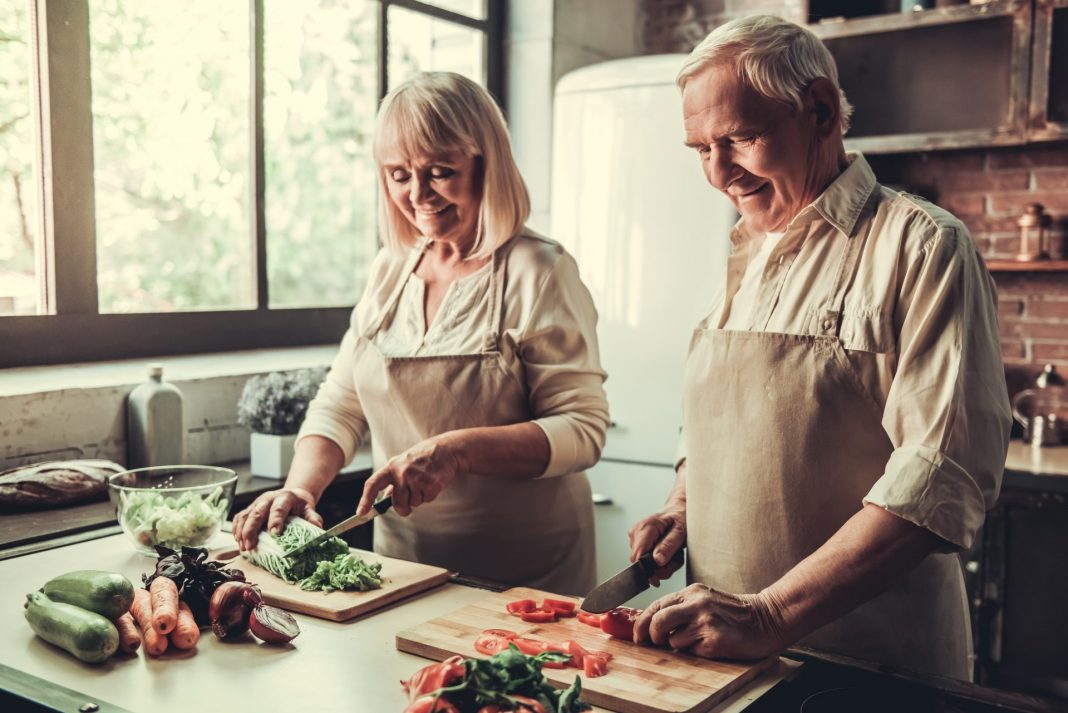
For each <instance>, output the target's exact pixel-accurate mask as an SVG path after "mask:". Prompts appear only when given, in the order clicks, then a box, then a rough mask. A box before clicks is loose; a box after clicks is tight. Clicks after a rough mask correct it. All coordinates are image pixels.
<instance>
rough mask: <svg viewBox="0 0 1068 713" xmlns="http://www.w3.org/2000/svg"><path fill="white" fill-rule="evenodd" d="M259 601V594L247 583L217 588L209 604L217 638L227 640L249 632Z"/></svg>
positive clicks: (230, 583) (225, 584) (212, 625)
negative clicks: (250, 619)
mask: <svg viewBox="0 0 1068 713" xmlns="http://www.w3.org/2000/svg"><path fill="white" fill-rule="evenodd" d="M259 600H260V594H259V592H258V591H257V590H256V589H255V588H254V587H253V586H252V585H251V584H249V583H247V582H223V583H222V584H220V585H219V586H218V587H216V588H215V591H214V592H213V593H212V595H211V602H210V603H209V604H208V618H210V619H211V630H212V631H214V632H215V636H217V637H219V638H220V639H226V638H230V637H237V636H241V635H242V634H244V633H245V632H246V631H248V622H249V617H250V616H251V615H252V608H253V606H255V604H256V603H258V602H259Z"/></svg>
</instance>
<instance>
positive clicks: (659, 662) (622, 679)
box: [397, 587, 777, 713]
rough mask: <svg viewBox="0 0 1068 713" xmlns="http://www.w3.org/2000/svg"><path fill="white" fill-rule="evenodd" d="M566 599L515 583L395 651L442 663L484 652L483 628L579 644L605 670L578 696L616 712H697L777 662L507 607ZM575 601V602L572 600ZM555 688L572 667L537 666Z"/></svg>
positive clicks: (403, 640) (403, 637) (406, 639)
mask: <svg viewBox="0 0 1068 713" xmlns="http://www.w3.org/2000/svg"><path fill="white" fill-rule="evenodd" d="M547 596H549V597H553V598H554V599H569V598H568V597H560V596H557V595H555V594H549V593H548V592H541V591H538V590H536V589H527V588H526V587H517V588H514V589H509V590H508V591H506V592H501V593H500V594H493V595H488V596H487V597H486V598H485V599H484V600H482V601H480V602H477V603H475V604H469V605H468V606H466V607H464V608H462V609H458V610H457V611H454V612H452V613H451V614H448V615H446V616H443V617H439V618H437V619H432V620H430V621H428V622H426V623H424V624H420V625H418V626H416V627H413V628H411V629H407V630H405V631H402V632H400V633H399V634H397V648H398V649H400V650H401V651H405V652H408V653H411V654H416V655H418V656H425V657H426V658H430V659H434V660H436V661H442V660H444V659H446V658H448V657H449V656H453V655H455V654H459V655H461V656H465V657H475V656H478V657H482V656H483V655H482V654H480V653H478V652H477V651H475V648H474V643H475V639H477V638H478V636H479V634H481V633H482V631H483V630H484V629H510V630H512V631H514V632H516V633H518V634H519V635H520V636H527V637H530V638H533V639H540V640H543V641H557V642H562V641H567V640H573V641H577V642H578V643H579V644H581V645H582V647H583V648H585V649H594V650H599V651H608V652H610V653H611V654H612V656H613V658H612V660H611V661H609V662H608V673H607V674H606V675H604V676H599V677H597V678H586V676H584V675H583V676H582V699H583V700H585V701H588V702H590V703H591V704H593V705H595V706H600V707H603V708H607V709H609V710H613V711H620V713H664V712H666V711H687V712H689V711H692V712H693V713H700V712H702V711H707V710H709V709H711V708H712V707H713V706H715V705H717V704H719V703H721V702H722V701H723V700H724V699H725V698H727V697H728V696H730V695H731V694H733V693H734V692H736V691H737V690H738V689H739V688H741V687H742V686H744V685H745V684H746V683H747V682H748V681H749V680H750V679H752V678H754V677H755V676H756V675H757V674H759V673H760V672H761V671H763V670H764V669H766V668H767V667H769V666H771V665H772V664H773V663H775V661H776V659H777V657H776V656H771V657H769V658H768V659H766V660H764V661H756V662H729V661H709V660H708V659H702V658H697V657H696V656H689V655H686V654H681V653H676V652H673V651H668V650H665V649H659V648H653V647H646V646H639V645H637V644H634V643H632V642H630V641H623V640H621V639H613V638H610V637H609V636H608V635H607V634H605V633H603V632H602V631H601V630H600V629H595V628H593V627H591V626H589V625H587V624H583V623H581V622H579V621H578V619H576V618H575V617H569V618H566V619H561V620H559V621H555V622H552V623H548V624H530V623H527V622H525V621H523V620H522V619H520V618H519V617H515V616H512V615H510V614H508V612H506V611H505V608H504V607H505V604H507V603H508V602H511V601H515V600H516V599H534V600H536V601H538V602H539V603H540V602H541V600H542V599H544V598H545V597H547ZM571 601H574V602H575V603H576V605H577V604H579V600H575V599H571ZM542 670H543V672H544V673H545V677H546V678H548V679H549V680H550V681H552V683H553V685H556V686H560V687H561V688H563V687H566V686H569V685H571V682H572V681H574V680H575V674H576V673H578V671H577V669H574V668H566V669H549V668H546V669H542Z"/></svg>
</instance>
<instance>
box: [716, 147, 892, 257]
mask: <svg viewBox="0 0 1068 713" xmlns="http://www.w3.org/2000/svg"><path fill="white" fill-rule="evenodd" d="M846 160H847V161H848V162H849V166H847V167H846V169H845V170H844V171H842V173H840V174H839V175H838V178H836V179H834V181H832V182H831V185H829V186H827V188H826V189H825V190H824V191H823V193H821V194H820V196H819V197H818V198H817V199H816V200H814V201H813V202H812V203H811V204H809V205H808V206H806V207H805V208H804V209H803V210H802V211H801V212H800V213H798V214H797V215H796V216H794V219H793V220H791V221H790V223H789V225H787V226H786V229H787V230H789V229H790V228H793V227H795V226H799V225H804V224H806V223H809V222H811V221H812V220H815V219H817V218H823V219H824V220H825V221H827V222H828V223H830V224H831V225H832V226H834V227H835V228H836V229H837V230H838V231H839V232H841V233H842V234H843V235H845V236H846V237H852V236H853V233H854V232H855V230H856V227H857V221H858V220H859V219H860V214H861V212H862V211H863V210H864V206H865V205H866V204H867V202H868V198H869V197H870V196H871V194H872V191H874V190H875V186H876V185H877V183H876V181H875V173H873V172H872V170H871V166H870V165H868V161H867V159H865V158H864V156H863V155H862V154H861V153H859V152H855V151H854V152H849V153H847V154H846ZM760 234H761V233H755V232H753V231H752V230H750V229H749V227H748V226H747V225H746V224H745V218H742V219H741V220H739V221H738V222H737V223H735V225H734V229H733V230H732V231H731V244H732V245H733V246H734V247H738V246H739V245H742V244H744V243H748V242H749V241H751V240H752V239H753V238H755V237H757V236H758V235H760Z"/></svg>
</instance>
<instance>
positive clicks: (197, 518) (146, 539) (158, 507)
mask: <svg viewBox="0 0 1068 713" xmlns="http://www.w3.org/2000/svg"><path fill="white" fill-rule="evenodd" d="M119 499H120V508H119V512H120V517H121V518H122V524H123V526H124V527H125V528H126V529H127V530H128V531H129V532H130V533H131V534H132V535H133V536H134V538H136V539H137V541H138V542H140V543H141V544H143V545H145V546H147V547H155V546H156V545H162V546H164V547H167V548H170V549H178V548H180V547H183V546H197V545H203V544H205V543H206V542H208V540H210V539H211V538H212V537H213V536H214V535H215V533H217V532H218V531H219V529H220V528H221V527H222V523H223V520H224V519H225V518H226V513H227V512H228V511H229V509H230V500H229V498H225V497H223V489H222V487H221V486H220V487H218V488H215V489H214V490H212V491H211V493H210V494H208V495H207V496H204V497H201V496H200V495H198V494H196V493H192V492H186V493H182V494H181V495H180V496H179V497H176V498H175V497H166V496H164V495H162V494H161V493H159V492H157V491H154V490H137V491H122V492H120V493H119Z"/></svg>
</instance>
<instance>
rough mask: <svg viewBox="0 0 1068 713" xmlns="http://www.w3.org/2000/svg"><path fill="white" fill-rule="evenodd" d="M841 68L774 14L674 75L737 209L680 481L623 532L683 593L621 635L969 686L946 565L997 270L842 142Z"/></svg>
mask: <svg viewBox="0 0 1068 713" xmlns="http://www.w3.org/2000/svg"><path fill="white" fill-rule="evenodd" d="M837 82H838V76H837V70H836V68H835V65H834V60H833V58H832V57H831V55H830V53H829V52H828V51H827V49H826V48H825V47H824V46H823V44H822V43H821V42H820V41H819V39H817V38H816V37H815V36H814V35H813V34H812V33H811V32H809V31H808V30H806V29H804V28H802V27H799V26H797V25H794V24H792V23H790V22H787V21H784V20H781V19H778V18H774V17H750V18H745V19H741V20H736V21H734V22H731V23H728V24H726V25H724V26H722V27H720V28H718V29H716V30H715V31H714V32H713V33H712V34H711V35H709V36H708V38H706V39H705V40H704V41H703V42H702V43H701V44H700V45H699V46H698V47H697V48H696V49H695V50H694V51H693V53H692V54H691V55H690V58H689V60H688V62H687V63H686V65H685V66H684V67H683V69H682V71H681V72H680V73H679V77H678V85H679V87H680V88H681V90H682V96H683V119H684V123H685V129H686V142H687V145H689V146H692V147H693V148H694V149H695V150H696V151H697V153H698V155H699V156H700V160H701V163H702V165H703V167H704V170H705V176H706V177H707V178H708V182H709V183H711V184H712V186H713V187H715V188H716V189H718V190H720V191H722V192H723V193H726V194H727V196H728V197H729V198H730V200H731V201H732V203H733V204H734V205H735V207H736V208H737V210H738V212H739V214H740V215H741V220H740V221H739V222H738V224H737V226H736V227H735V229H734V230H733V232H732V234H731V244H732V247H733V251H732V255H731V257H730V260H729V263H728V267H727V279H726V290H725V294H724V296H723V298H722V299H721V300H720V301H719V302H718V306H717V307H716V308H715V309H714V310H713V312H712V313H711V314H709V315H708V317H706V318H705V320H704V321H702V323H701V324H700V325H699V326H698V328H697V330H696V332H695V334H694V337H693V340H692V342H691V346H690V354H689V358H688V362H687V367H686V387H685V396H684V417H683V419H684V425H683V436H682V442H681V446H680V458H679V461H678V465H677V470H678V476H677V480H676V484H675V486H674V489H673V490H672V493H671V495H670V497H669V499H668V501H667V503H666V504H665V505H664V507H663V509H662V510H661V511H660V512H658V513H656V514H654V515H652V516H650V517H648V518H646V519H644V520H642V521H641V522H639V523H637V524H636V525H635V526H634V527H633V528H632V529H631V531H630V541H631V551H632V557H633V558H634V559H637V557H638V555H640V554H642V553H643V552H647V551H649V550H653V552H654V557H655V559H656V561H657V563H658V564H659V565H661V570H660V572H659V574H660V575H661V576H663V575H666V574H667V573H668V572H670V567H669V566H667V565H668V561H669V559H670V558H671V556H672V554H674V552H675V551H676V550H677V549H678V548H680V547H683V546H684V545H685V546H687V547H688V549H689V579H690V581H691V582H693V584H691V585H690V586H689V587H687V588H686V589H684V590H683V591H681V592H679V593H677V594H672V595H668V596H665V597H663V598H661V599H659V600H658V601H656V602H655V603H653V604H652V605H651V606H650V607H649V608H648V609H647V610H646V611H645V612H644V613H643V614H642V615H641V617H640V618H639V619H638V620H637V621H636V622H635V631H634V637H635V640H636V641H649V640H651V641H652V642H653V643H654V644H657V645H661V646H670V647H672V648H675V649H688V650H690V651H692V652H693V653H696V654H698V655H701V656H708V657H740V658H754V657H762V656H766V655H768V654H772V653H774V652H777V651H779V650H781V649H783V648H784V647H786V646H790V645H792V644H794V643H800V644H801V645H804V646H810V647H813V648H817V649H822V650H827V651H832V652H837V653H843V654H847V655H852V656H855V657H858V658H863V659H867V660H871V661H878V662H883V663H888V664H891V665H896V666H900V667H905V668H909V669H912V670H916V671H922V672H927V673H932V674H939V675H943V676H952V677H956V678H965V679H966V678H969V677H970V675H971V672H970V665H969V654H970V652H971V636H970V629H969V619H968V607H967V601H966V598H965V591H964V581H963V577H962V574H961V566H960V561H959V559H958V557H957V556H956V554H955V553H958V552H960V551H962V550H964V549H966V548H967V547H969V546H970V545H971V543H972V541H973V539H974V537H975V533H976V530H977V528H978V527H979V526H980V524H981V523H982V522H983V518H984V513H985V511H986V510H987V509H988V508H990V507H991V506H992V505H993V503H994V501H995V499H996V498H997V494H998V489H999V486H1000V479H1001V474H1002V469H1003V466H1004V462H1005V452H1006V447H1007V443H1008V435H1009V427H1010V415H1009V405H1008V399H1007V395H1006V388H1005V376H1004V371H1003V367H1002V362H1001V353H1000V348H999V344H998V330H997V322H996V298H995V290H994V286H993V283H992V281H991V279H990V276H989V274H988V273H987V272H986V270H985V268H984V266H983V263H982V260H981V259H980V257H979V255H978V254H977V253H976V249H975V246H974V244H973V243H972V240H971V238H970V236H969V235H968V231H967V229H966V228H965V227H964V225H962V224H961V222H960V221H959V220H957V219H956V218H955V217H953V216H952V215H950V214H949V213H947V212H946V211H945V210H942V209H941V208H939V207H937V206H935V205H932V204H931V203H929V202H927V201H925V200H923V199H921V198H917V197H915V196H911V195H907V194H904V193H897V192H894V191H891V190H889V189H887V188H885V187H883V186H881V185H879V184H878V183H877V182H876V180H875V176H874V175H873V173H872V170H871V168H870V167H869V165H868V163H867V162H866V161H865V160H864V158H863V157H862V156H861V155H859V154H847V153H846V152H845V149H844V146H843V143H842V135H843V133H844V132H845V130H846V128H847V127H848V119H849V114H850V111H851V109H850V107H849V104H848V103H847V102H846V100H845V97H844V96H843V94H842V92H841V90H840V89H839V87H838V85H837Z"/></svg>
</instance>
